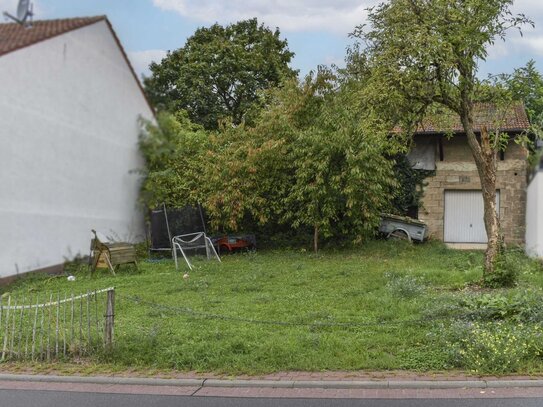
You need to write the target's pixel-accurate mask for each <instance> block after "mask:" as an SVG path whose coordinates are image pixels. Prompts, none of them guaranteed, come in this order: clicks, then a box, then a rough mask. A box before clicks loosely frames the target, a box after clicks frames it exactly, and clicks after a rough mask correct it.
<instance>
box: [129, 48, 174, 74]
mask: <svg viewBox="0 0 543 407" xmlns="http://www.w3.org/2000/svg"><path fill="white" fill-rule="evenodd" d="M127 54H128V59H130V63H131V64H132V67H133V68H134V71H136V74H137V75H138V78H140V79H141V76H142V75H144V76H149V75H150V74H151V71H149V64H150V63H151V62H160V61H161V60H162V58H164V57H165V56H166V51H164V50H162V49H148V50H145V51H132V52H128V53H127Z"/></svg>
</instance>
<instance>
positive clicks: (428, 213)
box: [415, 135, 527, 244]
mask: <svg viewBox="0 0 543 407" xmlns="http://www.w3.org/2000/svg"><path fill="white" fill-rule="evenodd" d="M418 137H434V138H435V139H436V174H435V176H432V177H428V178H427V179H426V181H425V183H427V184H426V185H425V186H424V196H423V198H422V206H421V208H419V219H420V220H422V221H424V222H426V223H427V224H428V229H429V234H430V237H431V238H434V239H439V240H443V235H444V230H443V229H444V224H443V221H444V200H445V190H454V189H456V190H480V189H481V183H480V179H479V175H478V173H477V168H476V166H475V161H474V160H473V156H472V154H471V150H470V148H469V146H468V143H467V140H466V136H465V135H455V136H454V137H452V138H451V139H447V138H446V137H444V136H441V135H433V136H431V135H422V136H416V137H415V143H416V142H417V138H418ZM439 137H443V139H442V152H443V160H442V161H441V159H440V155H439V151H438V148H439V147H438V143H437V140H438V138H439ZM526 157H527V151H526V149H525V148H523V147H522V146H520V145H518V144H516V143H515V142H514V141H510V142H509V145H508V147H507V149H506V151H505V154H504V157H503V158H504V159H503V160H501V158H500V157H498V173H497V186H496V188H497V189H498V190H499V191H500V222H501V228H502V233H503V235H504V239H505V242H506V243H509V244H522V243H524V230H525V211H526Z"/></svg>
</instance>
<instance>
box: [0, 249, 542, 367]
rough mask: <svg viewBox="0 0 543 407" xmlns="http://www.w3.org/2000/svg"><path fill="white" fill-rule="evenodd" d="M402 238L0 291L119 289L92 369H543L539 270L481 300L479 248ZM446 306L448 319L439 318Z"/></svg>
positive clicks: (33, 281) (26, 281) (157, 266)
mask: <svg viewBox="0 0 543 407" xmlns="http://www.w3.org/2000/svg"><path fill="white" fill-rule="evenodd" d="M403 243H404V242H390V241H369V242H367V243H366V244H364V245H363V246H360V247H354V248H353V247H352V248H350V249H348V250H345V249H343V250H339V249H335V250H322V251H321V253H320V254H319V255H313V254H310V253H308V251H305V250H296V251H294V250H275V251H259V252H257V253H249V254H239V255H231V256H226V257H224V258H223V262H222V263H220V264H219V263H217V262H208V261H205V260H204V259H194V265H195V270H194V271H192V272H190V276H189V278H188V279H183V278H182V274H183V273H182V272H181V273H180V272H179V271H176V270H175V267H174V265H173V262H172V261H171V260H163V261H152V262H151V261H142V262H140V263H139V268H140V271H139V272H138V273H136V274H134V272H133V270H132V269H131V268H126V269H121V270H120V271H119V272H118V273H117V276H112V275H111V273H109V272H108V271H107V270H105V269H102V270H99V271H98V272H97V273H95V275H94V276H92V277H91V276H90V275H89V273H88V271H87V267H86V265H82V266H80V267H79V268H77V267H76V268H74V269H73V270H72V272H73V273H74V274H75V275H76V280H75V281H67V280H66V278H65V277H61V278H51V277H49V276H45V275H34V276H29V277H25V278H21V279H19V280H18V281H17V282H16V283H14V284H12V285H10V286H7V287H3V289H2V290H3V291H9V292H10V293H11V294H12V295H13V296H17V297H18V298H22V297H23V296H25V297H27V298H28V296H29V294H32V296H34V295H35V293H36V292H44V291H47V292H54V293H56V292H60V293H61V295H62V293H64V292H68V293H70V292H74V293H76V294H77V293H79V292H86V291H92V290H94V289H97V288H104V287H108V286H112V285H114V286H115V287H116V299H117V300H116V312H115V348H114V351H113V352H112V353H109V354H104V355H94V356H91V357H90V358H89V359H88V364H85V365H83V369H87V370H86V372H87V374H88V373H89V372H93V373H95V372H96V371H99V370H100V369H102V371H103V370H104V369H108V368H109V369H113V370H115V371H123V370H125V369H129V370H130V371H132V372H134V370H142V371H146V372H147V373H149V369H161V370H163V372H164V374H169V373H171V372H170V371H169V369H176V370H181V371H195V370H196V371H199V372H202V373H204V372H214V373H224V374H251V373H253V374H255V373H257V374H263V373H271V372H278V371H285V370H304V371H321V370H357V371H358V370H361V369H367V370H390V369H416V370H425V371H435V370H444V369H452V368H455V369H458V368H461V369H470V370H473V371H475V370H476V371H477V373H484V372H488V373H511V372H514V371H517V372H522V373H530V374H541V372H542V371H543V359H542V354H541V349H542V348H541V338H542V336H541V334H542V333H541V324H540V322H541V318H542V315H543V314H542V312H541V310H542V308H543V301H542V288H543V278H542V277H543V273H541V270H540V269H535V268H531V269H530V270H529V271H527V272H524V273H523V274H522V275H521V276H520V281H519V288H514V289H507V290H500V291H493V292H484V293H480V292H471V291H469V290H468V289H466V288H465V287H469V286H470V284H472V283H473V282H474V281H476V280H477V278H478V275H477V273H474V272H471V271H470V267H471V266H470V262H473V263H477V262H478V261H479V260H480V258H481V256H482V254H481V253H480V252H463V251H454V250H450V249H448V248H447V247H446V246H445V245H443V244H440V243H437V242H429V243H425V244H424V245H408V244H403ZM392 281H395V282H406V281H407V282H408V284H411V283H413V284H412V287H413V289H409V290H408V292H409V293H415V295H413V296H412V295H411V294H408V295H407V296H403V295H398V291H397V290H399V291H400V292H401V290H403V284H397V285H396V287H395V288H394V289H393V288H392V287H393V284H396V283H392ZM459 287H464V288H465V289H464V290H458V288H459ZM493 296H496V298H497V300H496V301H494V300H492V297H493ZM502 297H503V298H505V299H503V298H502ZM469 298H473V299H472V300H470V299H469ZM436 306H441V307H442V308H445V306H447V307H448V310H449V311H450V312H448V313H447V312H434V311H437V309H436ZM485 309H487V310H490V311H491V312H487V311H485ZM273 321H276V322H278V323H277V324H275V323H274V322H273ZM496 322H499V324H496ZM474 323H475V324H474ZM327 324H328V325H327ZM333 324H336V325H333ZM512 348H515V349H513V350H511V349H512ZM516 348H518V349H516ZM460 351H462V352H463V353H461V352H460ZM75 363H76V365H75V369H82V367H81V366H82V365H81V361H76V362H75ZM105 363H108V364H109V365H106V366H104V364H105ZM55 366H57V365H55ZM72 366H73V365H72ZM49 367H51V366H50V365H44V366H43V368H49Z"/></svg>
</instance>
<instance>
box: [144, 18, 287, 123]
mask: <svg viewBox="0 0 543 407" xmlns="http://www.w3.org/2000/svg"><path fill="white" fill-rule="evenodd" d="M293 56H294V54H293V53H292V52H290V51H289V50H288V46H287V41H286V40H282V39H281V38H280V33H279V30H278V29H276V30H275V31H271V30H270V29H269V28H267V27H265V26H264V25H262V24H260V25H259V24H258V21H257V20H256V18H253V19H250V20H244V21H240V22H237V23H235V24H231V25H228V26H226V27H223V26H221V25H219V24H214V25H212V26H211V27H209V28H199V29H197V30H196V32H195V33H194V35H192V36H191V37H190V38H189V39H188V40H187V42H186V44H185V45H184V46H183V47H182V48H179V49H178V50H175V51H173V52H168V54H167V56H166V57H165V58H164V59H163V60H162V61H161V62H160V63H154V62H153V63H152V64H151V66H150V69H151V76H150V77H149V78H145V79H144V86H145V90H146V93H147V95H148V96H149V98H150V100H151V102H152V103H153V104H154V105H155V106H157V107H158V108H159V110H163V109H166V110H168V111H171V112H176V111H177V110H180V109H183V110H186V111H187V112H188V114H189V117H190V119H191V120H192V121H193V122H194V123H198V124H201V125H202V126H204V127H205V128H206V129H217V128H218V123H219V121H220V120H221V119H224V118H229V119H230V120H231V121H232V122H233V123H234V124H239V123H241V122H243V121H247V122H251V117H250V116H251V113H250V112H251V110H252V109H253V108H254V107H255V105H260V104H261V103H262V102H263V101H262V100H261V98H260V95H259V92H260V91H262V90H264V89H269V88H271V87H274V86H277V85H278V84H279V83H280V82H281V80H283V79H284V78H290V77H294V76H295V75H296V72H295V71H293V70H292V69H290V68H289V66H288V64H289V63H290V61H291V59H292V57H293Z"/></svg>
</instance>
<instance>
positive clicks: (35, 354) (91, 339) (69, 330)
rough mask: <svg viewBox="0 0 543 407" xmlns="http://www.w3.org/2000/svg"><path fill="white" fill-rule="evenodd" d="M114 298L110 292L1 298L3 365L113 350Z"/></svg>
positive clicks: (111, 288)
mask: <svg viewBox="0 0 543 407" xmlns="http://www.w3.org/2000/svg"><path fill="white" fill-rule="evenodd" d="M114 293H115V291H114V288H113V287H109V288H105V289H102V290H94V291H87V292H86V293H81V294H78V295H74V293H70V294H68V293H62V294H61V293H47V294H44V293H37V294H35V295H28V296H25V295H21V296H11V295H10V296H8V297H7V298H0V348H1V356H0V360H1V361H7V360H33V361H40V360H46V361H51V360H55V359H60V358H69V357H74V356H84V355H90V354H92V353H94V352H97V351H101V350H103V349H104V347H109V346H111V345H112V343H113V321H114V319H113V318H114V298H115V297H114ZM43 301H45V302H43Z"/></svg>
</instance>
